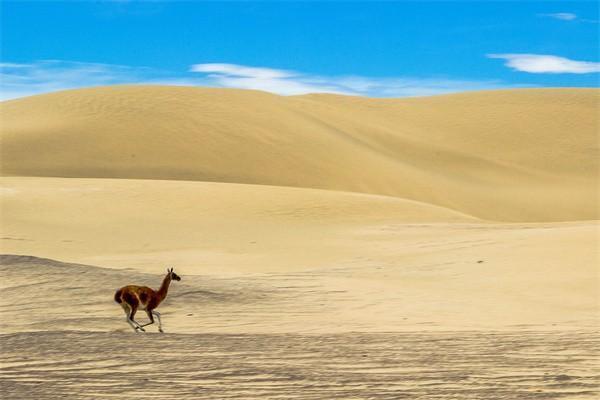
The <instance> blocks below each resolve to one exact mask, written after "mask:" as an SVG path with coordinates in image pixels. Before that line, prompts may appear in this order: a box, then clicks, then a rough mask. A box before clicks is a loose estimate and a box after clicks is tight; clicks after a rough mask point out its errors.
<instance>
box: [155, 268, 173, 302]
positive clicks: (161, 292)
mask: <svg viewBox="0 0 600 400" xmlns="http://www.w3.org/2000/svg"><path fill="white" fill-rule="evenodd" d="M170 284H171V274H167V276H165V279H163V282H162V285H160V289H158V293H157V294H158V300H159V302H161V301H163V300H164V299H165V297H167V292H168V291H169V285H170Z"/></svg>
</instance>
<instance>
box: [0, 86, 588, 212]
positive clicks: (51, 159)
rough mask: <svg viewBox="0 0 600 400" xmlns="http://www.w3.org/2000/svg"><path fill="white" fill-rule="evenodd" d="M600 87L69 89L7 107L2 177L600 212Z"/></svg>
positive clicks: (469, 208) (470, 208)
mask: <svg viewBox="0 0 600 400" xmlns="http://www.w3.org/2000/svg"><path fill="white" fill-rule="evenodd" d="M599 94H600V92H599V91H598V90H595V89H535V90H533V89H532V90H508V91H491V92H479V93H465V94H457V95H447V96H436V97H426V98H412V99H367V98H360V97H345V96H334V95H307V96H293V97H282V96H276V95H272V94H267V93H263V92H256V91H246V90H228V89H209V88H190V87H167V86H113V87H100V88H92V89H81V90H70V91H64V92H57V93H52V94H45V95H40V96H33V97H28V98H24V99H18V100H12V101H6V102H3V103H0V121H1V126H0V138H1V144H2V165H1V173H2V175H4V176H32V177H33V176H38V177H39V176H51V177H73V178H136V179H164V180H192V181H211V182H231V183H247V184H261V185H275V186H294V187H304V188H320V189H328V190H339V191H351V192H362V193H370V194H378V195H386V196H394V197H401V198H406V199H412V200H416V201H419V202H423V203H430V204H433V205H437V206H441V207H445V208H450V209H453V210H456V211H458V212H460V213H464V214H469V215H473V216H475V217H478V218H482V219H489V220H496V221H512V222H535V221H537V222H541V221H568V220H589V219H598V207H597V204H598V193H597V178H598V170H599V164H598V157H597V156H598V115H597V107H598V104H599V99H600V97H599Z"/></svg>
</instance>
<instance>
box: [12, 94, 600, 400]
mask: <svg viewBox="0 0 600 400" xmlns="http://www.w3.org/2000/svg"><path fill="white" fill-rule="evenodd" d="M599 101H600V91H598V90H592V89H589V90H587V89H535V90H529V89H528V90H512V91H491V92H478V93H465V94H456V95H446V96H435V97H424V98H411V99H367V98H359V97H347V96H334V95H306V96H290V97H282V96H276V95H272V94H267V93H262V92H256V91H244V90H226V89H205V88H186V87H159V86H156V87H152V86H115V87H101V88H92V89H83V90H72V91H65V92H57V93H53V94H47V95H40V96H33V97H29V98H24V99H19V100H12V101H6V102H2V103H0V139H1V142H0V144H1V150H2V154H1V155H2V158H1V163H2V164H1V173H2V178H1V182H2V185H1V188H0V200H1V207H0V212H1V215H0V220H1V232H0V237H1V253H3V254H4V255H2V256H1V257H0V268H1V269H2V277H3V280H2V282H1V288H2V296H0V313H1V322H0V333H1V335H0V351H1V353H2V358H3V361H2V362H1V364H0V370H1V371H2V373H1V374H0V395H1V396H2V397H3V398H23V396H25V395H35V397H36V398H55V397H56V398H57V397H60V396H68V397H69V398H111V397H115V396H117V397H118V396H119V395H122V394H123V393H131V392H135V393H136V397H141V398H199V397H203V398H221V399H222V398H265V397H266V398H275V397H280V398H314V399H322V398H384V399H385V398H389V399H397V398H510V399H513V398H514V399H517V398H539V399H547V398H577V399H584V398H594V397H595V396H596V395H597V394H598V379H599V377H600V371H599V369H598V363H597V358H598V347H599V344H600V341H599V340H598V338H597V330H598V322H599V321H598V317H599V315H598V311H599V309H598V307H599V304H600V297H599V291H598V289H599V287H598V286H599V284H600V280H599V275H598V265H599V261H600V255H599V250H598V248H599V246H598V243H599V240H600V229H599V228H600V225H599V223H598V216H599V211H600V210H599V208H598V205H599V199H598V195H599V187H598V182H599V181H598V174H599V171H600V166H599V158H598V154H599V153H598V147H599V146H598V144H599V125H598V124H599V120H598V105H599ZM167 266H168V267H175V270H176V272H177V273H178V274H179V275H181V276H182V278H183V280H182V281H181V282H174V283H173V284H172V286H171V289H170V292H169V296H168V298H167V300H166V301H165V303H164V304H162V305H161V306H160V307H159V310H160V311H161V312H162V314H163V323H164V327H165V331H166V332H167V333H165V334H158V333H157V332H156V328H155V326H149V327H148V332H147V333H145V334H141V333H140V334H135V333H134V332H133V331H132V330H131V328H130V327H129V326H128V325H127V324H126V322H125V319H124V314H123V312H122V310H121V309H120V307H119V306H118V305H117V304H115V303H114V301H113V299H112V297H113V293H114V291H115V290H116V289H117V288H119V287H120V286H123V285H125V284H131V283H134V284H146V285H149V286H151V287H158V286H159V285H160V282H161V279H162V277H163V275H164V273H165V269H166V267H167ZM138 315H139V319H140V320H142V321H143V320H144V318H145V317H144V316H142V315H140V314H138Z"/></svg>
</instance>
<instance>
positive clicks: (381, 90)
mask: <svg viewBox="0 0 600 400" xmlns="http://www.w3.org/2000/svg"><path fill="white" fill-rule="evenodd" d="M115 84H157V85H181V86H211V87H225V88H240V89H254V90H262V91H266V92H271V93H276V94H280V95H298V94H306V93H334V94H345V95H357V96H371V97H405V96H427V95H434V94H441V93H452V92H463V91H468V90H484V89H498V88H505V87H509V85H505V84H503V83H501V82H498V81H489V80H488V81H471V80H459V79H447V78H420V77H367V76H355V75H338V76H321V75H315V74H308V73H302V72H298V71H292V70H284V69H274V68H263V67H250V66H244V65H237V64H196V65H192V66H191V67H190V68H189V71H187V72H181V73H174V72H170V71H160V70H156V69H152V68H143V67H131V66H123V65H111V64H99V63H84V62H68V61H59V60H46V61H35V62H31V63H26V64H25V63H9V62H3V63H0V100H8V99H13V98H18V97H24V96H29V95H33V94H40V93H47V92H54V91H58V90H65V89H74V88H81V87H90V86H102V85H115Z"/></svg>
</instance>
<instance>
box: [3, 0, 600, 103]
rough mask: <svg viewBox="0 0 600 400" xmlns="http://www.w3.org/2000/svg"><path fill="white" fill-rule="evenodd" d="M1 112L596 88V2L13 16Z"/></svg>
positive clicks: (148, 6) (113, 6)
mask: <svg viewBox="0 0 600 400" xmlns="http://www.w3.org/2000/svg"><path fill="white" fill-rule="evenodd" d="M1 4H2V5H1V19H2V21H1V22H2V24H1V28H0V29H1V41H2V48H1V50H2V52H1V54H0V60H1V75H0V79H1V80H0V90H1V92H2V94H1V95H2V98H3V99H9V98H15V97H22V96H26V95H31V94H35V93H42V92H48V91H55V90H62V89H67V88H74V87H85V86H96V85H104V84H120V83H151V84H177V85H202V86H217V87H240V88H248V89H258V90H266V91H270V92H274V93H279V94H284V95H290V94H302V93H308V92H333V93H342V94H350V95H366V96H376V97H401V96H420V95H429V94H437V93H448V92H459V91H465V90H480V89H499V88H513V87H558V86H576V87H598V84H599V75H600V73H599V72H600V63H599V61H600V59H599V58H600V56H599V50H598V49H599V40H598V32H599V27H600V25H599V23H598V22H599V21H598V19H599V15H598V14H599V10H598V3H597V2H595V1H588V2H573V1H568V2H558V1H550V2H544V1H529V2H527V1H518V2H517V1H512V2H487V1H478V2H475V1H462V2H451V1H444V2H423V1H422V2H417V1H412V2H409V1H405V2H382V3H375V2H349V3H346V2H325V3H322V2H315V1H312V2H258V3H255V2H248V1H246V2H198V1H197V2H151V3H148V2H145V3H142V2H139V1H133V0H130V1H115V2H91V1H90V2H85V1H79V2H73V1H70V2H69V1H63V2H47V1H37V2H23V1H20V2H10V1H3V2H2V3H1Z"/></svg>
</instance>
